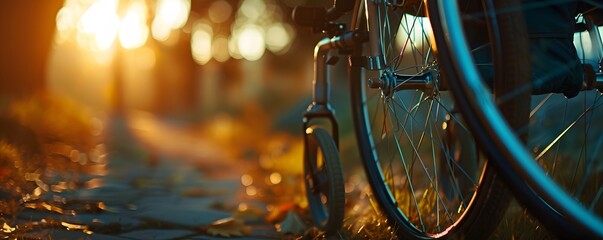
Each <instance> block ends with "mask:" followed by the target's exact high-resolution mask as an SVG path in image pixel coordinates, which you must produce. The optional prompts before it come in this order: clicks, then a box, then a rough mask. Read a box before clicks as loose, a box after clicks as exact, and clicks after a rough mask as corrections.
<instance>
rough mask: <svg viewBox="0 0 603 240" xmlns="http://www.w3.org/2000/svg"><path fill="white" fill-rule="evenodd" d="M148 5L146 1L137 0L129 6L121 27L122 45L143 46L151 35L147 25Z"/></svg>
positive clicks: (129, 47) (125, 46)
mask: <svg viewBox="0 0 603 240" xmlns="http://www.w3.org/2000/svg"><path fill="white" fill-rule="evenodd" d="M146 20H147V6H146V4H145V2H144V1H140V0H139V1H135V2H133V3H132V4H130V6H129V7H128V10H127V12H126V15H125V16H124V17H123V19H122V21H121V24H120V27H119V41H120V43H121V45H122V47H124V48H126V49H134V48H139V47H142V46H143V45H144V44H145V43H146V41H147V38H148V36H149V28H148V27H147V25H146Z"/></svg>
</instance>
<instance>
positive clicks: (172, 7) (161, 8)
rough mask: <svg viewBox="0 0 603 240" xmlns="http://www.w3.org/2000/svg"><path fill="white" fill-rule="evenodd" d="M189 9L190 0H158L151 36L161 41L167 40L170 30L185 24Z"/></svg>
mask: <svg viewBox="0 0 603 240" xmlns="http://www.w3.org/2000/svg"><path fill="white" fill-rule="evenodd" d="M190 10H191V1H190V0H158V1H157V11H156V13H155V18H154V19H153V23H152V25H151V33H152V35H153V38H154V39H155V40H158V41H162V42H163V41H166V40H168V38H169V36H170V33H171V32H172V30H174V29H179V28H182V27H183V26H184V24H186V22H187V20H188V16H189V14H190Z"/></svg>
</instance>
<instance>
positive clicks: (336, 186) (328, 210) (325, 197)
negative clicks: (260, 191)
mask: <svg viewBox="0 0 603 240" xmlns="http://www.w3.org/2000/svg"><path fill="white" fill-rule="evenodd" d="M305 138H306V139H305V142H306V149H305V154H306V155H305V156H304V180H305V186H306V196H307V198H308V205H309V206H310V210H311V211H312V218H313V220H314V224H315V225H316V226H317V227H319V228H320V229H322V230H323V231H325V234H326V235H327V236H329V235H332V234H333V233H336V232H337V231H339V229H340V228H341V226H342V224H343V216H344V211H345V189H344V182H343V170H342V167H341V161H340V159H339V152H338V150H337V146H336V145H335V142H334V141H333V138H331V136H330V135H329V132H328V131H327V130H325V129H323V128H320V127H310V128H308V129H306V134H305Z"/></svg>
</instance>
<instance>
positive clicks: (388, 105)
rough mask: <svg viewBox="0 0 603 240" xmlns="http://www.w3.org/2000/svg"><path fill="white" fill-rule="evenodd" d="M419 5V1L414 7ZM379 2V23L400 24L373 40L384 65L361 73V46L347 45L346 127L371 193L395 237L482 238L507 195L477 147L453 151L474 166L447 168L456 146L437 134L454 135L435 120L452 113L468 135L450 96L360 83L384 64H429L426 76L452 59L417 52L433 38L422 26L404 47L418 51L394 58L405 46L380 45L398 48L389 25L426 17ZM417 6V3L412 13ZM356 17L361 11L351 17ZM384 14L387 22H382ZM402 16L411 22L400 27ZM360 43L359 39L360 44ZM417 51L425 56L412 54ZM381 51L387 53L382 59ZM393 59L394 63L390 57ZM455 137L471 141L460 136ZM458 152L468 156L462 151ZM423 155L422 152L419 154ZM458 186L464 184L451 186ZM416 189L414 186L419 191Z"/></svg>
mask: <svg viewBox="0 0 603 240" xmlns="http://www.w3.org/2000/svg"><path fill="white" fill-rule="evenodd" d="M384 2H385V1H384ZM409 2H411V1H409ZM415 2H416V1H415ZM427 2H428V3H430V4H429V6H428V7H429V8H428V10H429V11H428V12H429V21H430V22H432V29H433V32H434V34H435V35H436V36H437V35H444V34H443V33H444V31H443V29H442V27H441V25H440V24H433V22H437V21H439V18H437V16H434V17H432V13H431V12H430V11H435V10H434V9H437V6H435V5H434V4H435V3H433V2H434V1H427ZM384 4H385V3H384ZM422 7H423V6H420V7H419V9H420V8H422ZM380 9H381V10H380V12H382V13H386V14H384V16H383V17H382V18H383V22H386V23H385V24H383V25H384V26H397V25H400V26H401V27H400V30H398V29H393V30H391V29H390V30H389V31H388V30H386V31H383V32H385V33H387V34H383V35H384V36H382V37H381V38H387V39H385V40H380V41H381V42H382V43H385V47H384V49H385V50H386V52H385V54H384V56H385V57H386V60H385V63H386V66H387V67H386V68H385V69H382V70H381V71H380V72H379V75H377V76H375V75H373V76H368V77H367V76H366V74H365V73H364V71H363V69H362V67H361V64H360V63H362V62H364V61H363V60H362V59H363V55H366V51H363V49H362V48H361V47H359V48H356V49H354V51H353V54H352V56H351V61H350V62H351V63H352V65H351V67H350V78H351V83H350V84H351V91H352V92H351V97H352V101H351V102H352V111H353V118H354V127H355V131H356V136H357V140H358V145H359V148H360V153H361V156H362V158H363V164H364V167H365V170H366V174H367V177H368V181H369V183H370V185H371V187H372V190H373V195H374V197H375V199H376V200H377V202H378V203H379V206H380V207H381V209H382V211H383V212H384V213H385V215H386V216H387V217H388V220H389V222H390V223H392V225H393V226H394V229H395V231H396V233H397V235H398V236H399V237H400V238H401V239H409V238H421V239H429V238H464V239H485V238H487V236H489V235H490V234H491V233H492V232H493V231H494V229H495V228H496V226H497V225H498V222H499V221H500V219H501V218H502V216H503V215H504V213H505V211H506V208H507V206H508V204H509V202H510V199H511V195H510V194H509V192H508V190H507V188H506V187H505V184H504V183H503V181H502V180H501V179H500V177H498V175H497V174H496V173H495V171H494V170H493V168H492V167H490V166H489V164H487V163H486V162H485V161H482V160H479V159H477V154H474V155H473V156H474V157H475V158H476V159H460V160H461V161H471V162H474V163H475V164H473V165H474V166H476V167H475V168H474V170H470V171H471V172H467V171H465V170H461V171H459V169H458V168H461V167H462V166H463V164H456V165H454V168H455V169H451V167H452V165H453V164H452V163H455V162H456V161H457V159H455V158H454V155H456V153H457V152H458V150H457V149H458V148H453V145H456V144H453V142H455V141H446V140H445V139H444V138H447V139H458V138H457V137H458V136H456V137H455V136H445V134H446V133H448V132H447V130H446V129H445V127H444V129H442V127H443V126H442V125H443V124H444V123H446V122H447V121H454V122H455V123H454V125H455V127H456V128H457V129H456V131H463V132H464V133H463V134H464V135H468V129H467V128H466V127H465V126H466V123H464V121H461V120H460V119H459V118H458V117H455V114H453V113H452V112H451V110H452V109H453V107H456V105H457V104H456V103H454V106H453V101H452V98H451V97H450V95H448V93H447V92H445V91H443V89H437V87H436V89H435V91H433V90H431V91H430V90H427V91H415V89H410V90H409V91H402V90H401V91H397V90H396V91H391V89H392V87H389V89H388V86H385V87H380V88H378V89H371V88H369V87H368V86H367V85H368V84H367V78H375V77H381V76H384V75H382V73H383V72H387V71H388V70H389V71H390V73H393V72H403V73H406V74H409V75H413V74H416V75H419V74H423V73H426V72H428V71H429V72H431V74H433V75H434V76H442V75H444V74H443V73H442V72H441V71H442V70H444V69H445V68H447V67H453V66H452V63H451V62H449V61H446V60H442V58H441V56H437V57H433V56H429V54H423V55H421V54H420V53H421V52H422V51H424V53H434V52H435V50H432V49H431V47H433V46H431V45H430V44H432V43H429V42H428V41H429V40H428V39H427V38H428V37H427V36H428V34H426V33H421V32H419V34H418V36H423V37H420V38H422V39H423V40H424V43H425V44H428V46H427V48H425V44H423V46H421V47H416V48H413V49H411V50H410V51H409V52H410V53H419V54H417V55H410V57H408V56H403V57H405V58H406V59H407V60H408V59H409V58H410V59H411V60H414V62H411V63H401V62H398V61H397V59H396V58H399V59H401V58H403V57H402V54H406V52H404V51H400V52H401V53H402V54H400V55H398V54H397V53H396V52H394V53H393V54H392V53H388V52H387V50H391V51H392V52H393V51H395V50H396V48H400V47H397V46H395V45H394V44H390V43H393V42H395V41H393V40H389V39H393V38H395V37H396V36H398V37H399V34H396V32H398V33H399V32H400V31H404V32H403V33H407V34H408V35H409V36H411V35H412V34H413V33H412V31H413V29H414V28H417V27H418V26H419V23H420V22H421V21H423V23H424V24H426V22H427V21H428V20H427V19H424V18H421V19H419V18H414V19H413V17H415V16H412V15H402V14H399V12H396V11H399V10H400V9H405V10H408V9H413V7H408V6H403V7H398V8H393V7H391V6H386V5H383V6H380ZM414 9H417V8H414ZM419 12H420V11H417V13H419ZM359 15H360V16H361V15H362V14H359ZM416 15H421V14H416ZM369 17H370V16H369ZM408 18H411V19H410V20H409V19H408ZM359 19H361V18H360V17H359ZM388 21H390V22H393V24H387V22H388ZM397 23H401V24H397ZM404 23H411V24H412V25H411V26H410V27H407V28H404ZM352 26H356V27H357V28H359V29H363V28H364V27H365V26H366V24H365V23H363V20H361V21H358V22H357V24H352ZM423 29H424V28H423ZM385 35H387V36H385ZM410 38H411V37H408V38H407V39H410ZM402 45H404V44H402ZM410 45H414V44H410ZM407 46H408V45H407ZM366 47H367V46H364V48H366ZM412 47H414V46H412ZM438 48H439V46H438ZM392 56H394V57H392ZM417 56H418V57H417ZM422 56H427V57H425V58H423V59H417V58H420V57H422ZM388 57H390V58H389V59H388ZM394 62H395V64H393V63H394ZM417 63H418V64H417ZM404 64H406V66H404ZM413 64H415V65H413ZM417 65H418V66H417ZM444 65H447V66H444ZM409 66H410V68H409ZM400 69H402V70H400ZM404 71H405V72H404ZM369 74H370V73H369ZM446 76H447V77H448V78H451V77H454V75H450V74H446ZM390 86H391V85H390ZM436 86H437V85H436ZM440 86H441V85H440ZM408 106H410V107H408ZM436 112H437V114H436ZM430 114H431V115H430ZM446 116H448V119H447V118H446ZM381 123H384V124H381ZM413 123H414V124H413ZM416 123H418V124H416ZM374 124H376V125H374ZM379 124H381V125H379ZM417 129H418V130H417ZM415 132H419V133H415ZM425 136H428V138H427V137H425ZM403 138H405V139H403ZM424 139H428V140H424ZM403 141H404V142H403ZM457 143H458V142H457ZM463 144H472V143H471V142H463ZM425 146H427V147H425ZM424 147H425V148H427V149H428V150H426V151H423V152H422V150H421V149H423V148H424ZM390 150H393V152H390ZM466 156H470V154H469V155H466ZM442 158H444V159H442ZM423 159H427V160H426V161H423ZM459 172H464V174H463V175H462V176H458V174H457V175H446V176H440V175H443V174H454V173H459ZM420 175H422V176H420ZM443 178H447V179H449V180H451V181H453V182H456V183H455V184H453V185H455V186H456V189H455V190H453V192H456V196H452V197H451V196H450V195H449V194H443V193H442V189H440V188H439V187H440V185H442V186H444V184H442V181H441V179H443ZM462 178H464V182H471V183H472V184H469V186H467V184H466V183H463V184H461V183H460V182H461V181H462V180H461V179H462ZM413 185H414V186H413ZM460 187H463V188H464V189H459V188H460ZM419 192H420V193H422V194H421V195H419V194H418V193H419ZM429 194H431V195H429Z"/></svg>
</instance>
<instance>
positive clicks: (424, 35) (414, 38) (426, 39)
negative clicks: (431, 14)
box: [396, 14, 435, 51]
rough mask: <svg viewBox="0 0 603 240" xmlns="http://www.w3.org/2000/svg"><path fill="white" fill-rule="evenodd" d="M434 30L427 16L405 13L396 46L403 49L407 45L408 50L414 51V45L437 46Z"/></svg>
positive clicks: (418, 46) (415, 46)
mask: <svg viewBox="0 0 603 240" xmlns="http://www.w3.org/2000/svg"><path fill="white" fill-rule="evenodd" d="M411 27H412V29H410V28H411ZM432 31H433V30H432V29H431V24H430V23H429V20H428V19H427V18H424V17H416V16H413V15H410V14H405V15H404V17H403V18H402V22H401V23H400V28H399V29H398V34H397V35H396V45H397V46H396V47H397V48H398V49H402V48H404V46H405V45H406V51H413V47H414V48H419V49H421V48H422V47H425V48H426V47H427V45H424V44H429V46H432V47H435V41H434V39H433V37H432V36H433V33H432ZM409 38H410V39H409ZM411 46H412V47H411Z"/></svg>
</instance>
